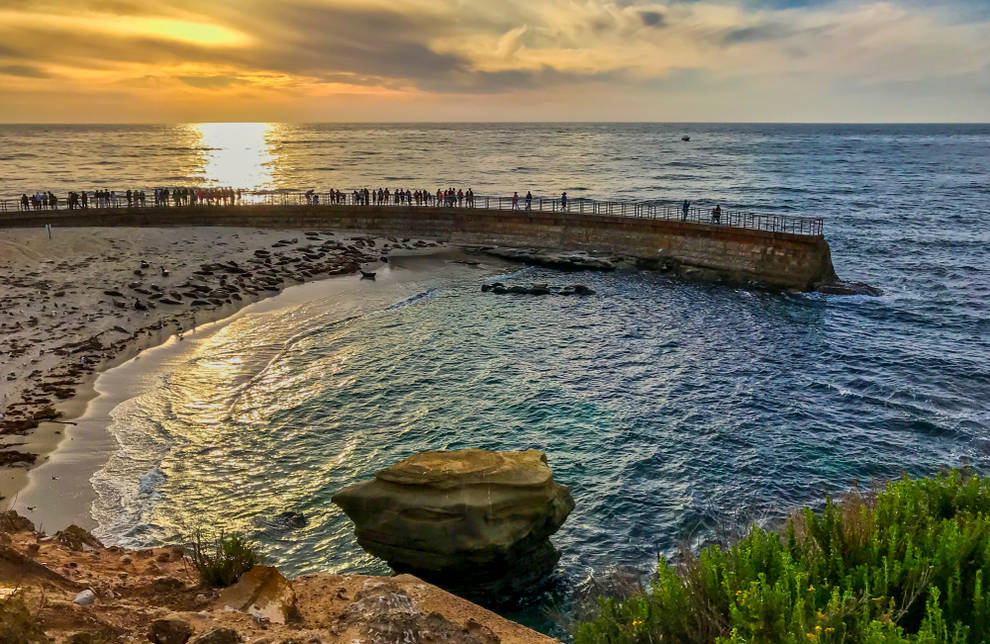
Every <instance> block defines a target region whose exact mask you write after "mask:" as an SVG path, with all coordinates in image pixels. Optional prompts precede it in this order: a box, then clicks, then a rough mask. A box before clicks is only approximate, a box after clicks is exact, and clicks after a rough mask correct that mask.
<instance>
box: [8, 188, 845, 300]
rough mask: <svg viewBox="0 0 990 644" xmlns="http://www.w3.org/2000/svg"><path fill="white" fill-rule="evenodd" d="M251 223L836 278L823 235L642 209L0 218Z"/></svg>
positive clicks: (66, 222)
mask: <svg viewBox="0 0 990 644" xmlns="http://www.w3.org/2000/svg"><path fill="white" fill-rule="evenodd" d="M47 223H51V224H52V225H54V226H56V227H76V226H155V227H160V226H249V227H257V228H286V229H293V228H294V229H303V228H332V229H337V230H354V231H362V232H367V233H372V234H378V235H392V236H399V237H427V238H436V239H443V240H447V241H449V242H451V243H455V244H471V245H492V246H513V247H520V246H523V247H537V248H545V249H559V250H584V251H599V252H608V253H616V254H621V255H628V256H632V257H636V258H639V259H642V260H647V261H649V260H657V259H659V258H667V259H672V260H674V261H676V262H678V263H680V264H682V265H685V266H691V267H697V268H702V269H709V270H713V271H718V272H719V273H721V274H723V275H724V276H725V277H727V278H729V279H731V280H732V281H737V282H748V281H755V282H759V283H761V284H765V285H768V286H772V287H776V288H786V289H794V290H801V291H807V290H812V289H813V288H814V285H815V284H817V283H820V282H831V281H834V280H835V279H836V275H835V270H834V268H833V267H832V259H831V253H830V251H829V246H828V242H826V241H825V238H824V237H823V236H821V235H798V234H793V233H785V232H770V231H764V230H752V229H747V228H736V227H729V226H720V225H713V224H701V223H695V222H680V221H670V220H666V219H651V218H647V217H616V216H609V215H589V214H578V213H560V212H555V213H554V212H536V211H514V210H485V209H471V208H429V207H416V208H412V207H409V208H402V207H393V206H386V207H382V206H343V205H333V206H303V205H251V206H217V207H205V206H198V207H178V208H133V209H130V208H110V209H92V208H91V209H88V210H74V211H53V212H17V213H7V214H5V215H3V216H0V226H6V227H25V226H43V225H44V224H47Z"/></svg>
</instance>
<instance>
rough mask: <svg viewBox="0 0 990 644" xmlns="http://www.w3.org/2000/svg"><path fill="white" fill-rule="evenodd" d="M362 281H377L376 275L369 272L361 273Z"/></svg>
mask: <svg viewBox="0 0 990 644" xmlns="http://www.w3.org/2000/svg"><path fill="white" fill-rule="evenodd" d="M361 279H363V280H373V279H375V274H374V273H369V272H368V271H361Z"/></svg>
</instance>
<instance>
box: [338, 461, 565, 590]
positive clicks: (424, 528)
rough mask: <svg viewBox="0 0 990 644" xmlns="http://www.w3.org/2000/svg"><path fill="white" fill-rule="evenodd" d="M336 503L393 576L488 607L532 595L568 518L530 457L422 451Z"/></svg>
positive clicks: (560, 490) (556, 487) (559, 493)
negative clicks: (423, 582)
mask: <svg viewBox="0 0 990 644" xmlns="http://www.w3.org/2000/svg"><path fill="white" fill-rule="evenodd" d="M333 501H334V503H336V504H337V505H339V506H340V507H341V508H343V510H344V512H346V513H347V516H349V517H350V518H351V520H352V521H354V524H355V526H356V529H355V533H356V534H357V540H358V543H359V544H360V545H361V547H362V548H364V549H365V550H367V551H368V552H369V553H371V554H373V555H375V556H376V557H380V558H382V559H384V560H385V561H387V562H388V564H389V565H390V566H391V567H392V568H393V569H394V570H395V571H397V572H411V573H413V574H415V575H417V576H419V577H422V578H424V579H426V580H427V581H431V582H433V583H436V584H438V585H442V586H446V587H448V588H451V589H452V590H455V591H457V592H458V594H462V595H469V596H471V597H476V598H478V599H480V600H482V601H485V600H487V601H488V602H491V601H494V600H499V599H505V600H508V599H510V598H511V597H515V596H518V595H524V594H529V593H531V592H533V591H535V590H537V589H538V588H539V586H540V582H541V581H542V580H543V579H544V578H545V577H546V575H547V574H548V573H549V572H550V571H552V570H553V567H554V566H555V565H556V563H557V559H559V558H560V554H559V553H558V552H557V550H556V549H555V548H554V547H553V545H551V543H550V540H549V537H550V535H552V534H553V533H554V532H556V531H557V529H558V528H559V527H560V526H561V524H563V523H564V519H566V518H567V515H568V514H570V512H571V510H572V509H574V500H573V499H572V498H571V493H570V491H569V490H568V489H567V488H566V487H564V486H563V485H560V484H559V483H556V482H555V481H554V480H553V472H551V471H550V468H549V467H548V466H547V458H546V455H545V454H544V453H543V452H540V451H537V450H528V451H525V452H489V451H485V450H480V449H464V450H458V451H451V452H424V453H422V454H417V455H416V456H412V457H410V458H407V459H405V460H404V461H400V462H398V463H396V464H395V465H393V466H391V467H389V468H387V469H384V470H381V471H380V472H378V473H376V474H375V478H374V479H372V480H371V481H366V482H363V483H358V484H356V485H351V486H349V487H347V488H345V489H343V490H341V491H340V492H339V493H338V494H337V495H336V496H334V497H333Z"/></svg>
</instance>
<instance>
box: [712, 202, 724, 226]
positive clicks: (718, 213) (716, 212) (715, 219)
mask: <svg viewBox="0 0 990 644" xmlns="http://www.w3.org/2000/svg"><path fill="white" fill-rule="evenodd" d="M712 223H713V224H720V223H722V206H720V205H718V204H715V207H714V208H712Z"/></svg>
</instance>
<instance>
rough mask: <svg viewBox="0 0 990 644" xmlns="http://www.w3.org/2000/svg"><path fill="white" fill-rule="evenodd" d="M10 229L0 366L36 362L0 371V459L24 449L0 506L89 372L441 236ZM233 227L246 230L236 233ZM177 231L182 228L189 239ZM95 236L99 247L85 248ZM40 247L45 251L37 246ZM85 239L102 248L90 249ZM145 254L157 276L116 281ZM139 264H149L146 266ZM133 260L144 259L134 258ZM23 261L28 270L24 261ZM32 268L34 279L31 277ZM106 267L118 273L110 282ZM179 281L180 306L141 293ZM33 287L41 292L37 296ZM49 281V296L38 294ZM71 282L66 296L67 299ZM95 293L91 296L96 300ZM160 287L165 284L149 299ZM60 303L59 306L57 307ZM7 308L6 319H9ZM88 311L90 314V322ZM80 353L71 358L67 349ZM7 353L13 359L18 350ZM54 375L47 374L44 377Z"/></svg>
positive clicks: (52, 438)
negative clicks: (72, 323)
mask: <svg viewBox="0 0 990 644" xmlns="http://www.w3.org/2000/svg"><path fill="white" fill-rule="evenodd" d="M8 233H10V234H9V236H8V238H7V239H5V240H3V242H0V261H2V260H7V261H5V262H2V263H0V280H2V281H0V284H8V285H9V284H12V283H13V285H14V287H15V288H13V289H11V290H12V291H13V292H12V297H11V298H10V301H11V302H12V304H13V306H11V307H10V313H9V314H6V315H5V318H4V319H3V320H2V321H0V331H7V330H12V331H15V332H14V333H10V334H9V335H7V336H5V337H3V338H2V339H0V355H4V354H6V356H7V358H8V362H6V363H5V364H3V365H0V366H2V367H4V368H5V369H4V371H6V369H7V368H11V367H13V368H15V369H17V368H20V370H21V371H22V372H23V371H26V370H27V369H28V368H31V367H35V369H34V371H32V372H31V374H30V375H29V376H27V377H21V376H18V377H16V378H12V377H11V376H13V375H15V373H16V372H15V371H9V372H7V377H6V379H0V383H2V384H0V391H2V392H3V406H4V416H3V417H2V418H0V458H4V457H5V455H6V458H7V459H8V460H10V458H11V457H10V455H13V457H14V459H17V458H18V457H19V456H24V457H25V458H23V459H21V460H20V462H18V461H17V460H14V461H13V464H12V466H11V465H6V466H3V467H0V507H6V506H11V507H12V506H13V505H14V504H15V503H16V502H17V496H18V495H19V494H20V492H21V491H22V490H24V489H25V487H26V486H27V485H28V483H29V482H30V478H29V473H30V472H31V471H32V470H34V469H36V468H38V467H41V466H42V465H44V464H45V463H47V462H48V459H49V458H50V456H51V455H52V454H53V453H54V452H55V451H56V450H57V448H58V447H59V445H60V444H61V443H62V442H63V441H64V439H65V437H66V433H67V431H68V430H69V429H71V428H72V426H73V425H74V424H75V422H76V421H77V420H78V419H80V418H83V417H84V416H85V415H86V413H87V409H88V407H89V405H90V403H91V402H92V401H93V400H94V399H95V398H96V397H97V396H98V393H99V392H97V391H96V389H95V383H96V381H97V379H98V378H99V377H100V376H101V375H102V374H104V373H105V372H107V371H109V370H111V369H114V368H115V367H118V366H121V365H123V364H125V363H127V362H128V361H130V360H132V359H133V358H134V357H136V356H138V355H139V354H140V353H142V352H143V351H145V350H148V349H151V348H154V347H159V346H162V345H164V344H166V343H168V342H169V340H170V339H171V338H173V337H175V336H177V334H179V333H183V334H184V333H188V332H189V331H191V330H195V331H201V330H202V328H203V327H204V326H206V325H211V324H216V323H217V322H223V321H225V320H228V319H230V318H232V317H233V316H235V315H237V314H238V313H239V312H241V311H243V310H244V309H247V308H248V307H250V306H252V305H254V304H257V303H259V302H263V301H265V300H269V299H271V298H273V297H276V296H278V295H280V294H282V293H283V292H284V291H285V290H286V289H288V288H291V287H293V286H300V285H304V284H308V283H313V282H319V281H325V280H326V279H328V278H331V277H333V276H337V275H353V274H354V273H356V272H358V270H359V269H360V268H361V267H362V266H364V265H368V264H375V263H377V264H380V263H381V257H383V256H386V255H388V254H389V253H390V252H391V251H399V252H402V253H408V252H411V253H412V254H417V253H421V252H423V251H435V250H436V249H437V248H438V247H442V246H443V245H442V244H441V243H439V242H431V241H424V240H411V239H405V240H402V241H399V240H398V239H395V238H388V239H385V238H374V237H369V236H368V235H366V234H363V233H361V232H357V231H320V232H305V231H302V230H294V229H289V230H259V229H230V228H220V229H218V228H197V229H192V228H179V227H170V228H161V229H130V228H95V229H68V228H66V229H60V230H59V231H58V233H59V235H58V240H59V241H61V240H66V239H68V240H69V243H68V244H66V243H62V244H58V243H56V244H50V245H49V244H46V242H48V241H49V240H47V238H44V237H43V235H44V233H43V232H41V231H36V230H30V229H8ZM74 233H79V235H80V237H82V238H83V243H75V242H77V241H78V239H77V238H75V237H73V235H74ZM242 236H243V237H247V238H249V239H248V240H247V241H244V240H240V237H242ZM286 237H288V238H290V239H286ZM134 238H137V240H136V243H130V244H129V246H130V248H128V249H127V250H125V251H124V252H123V253H121V252H120V251H121V246H124V242H135V240H134ZM182 238H192V241H190V240H189V239H182ZM233 239H239V240H240V244H239V246H240V247H239V248H236V249H234V250H233V251H232V252H231V251H221V252H220V253H217V250H218V249H217V246H219V245H230V244H231V243H232V240H233ZM94 240H95V241H96V244H95V245H96V246H99V248H96V249H94V243H93V242H94ZM180 240H181V241H182V242H185V245H187V246H189V245H192V246H193V247H194V248H195V249H196V251H198V252H193V253H192V254H186V253H187V251H188V249H178V252H175V253H173V254H171V255H163V254H162V253H161V250H160V247H161V246H162V245H164V244H166V243H170V244H171V245H176V244H179V241H180ZM101 242H102V243H101ZM290 242H291V243H290ZM45 250H47V251H48V252H47V253H45V252H44V251H45ZM94 250H96V251H97V252H98V253H100V252H102V254H97V255H96V256H95V257H94V256H92V255H90V253H93V252H94ZM127 251H130V252H129V253H128V252H127ZM73 255H75V256H73ZM84 255H89V256H88V257H83V256H84ZM121 255H125V257H123V258H122V257H121ZM146 255H150V256H153V257H155V258H156V259H158V260H159V261H161V262H162V263H161V264H160V265H161V266H162V267H164V266H166V262H168V266H169V268H168V274H167V277H163V278H158V279H156V278H154V277H147V278H145V277H144V276H141V278H142V279H141V280H140V282H141V286H137V287H136V288H137V289H138V290H135V289H134V288H133V287H134V286H135V282H131V283H130V284H128V286H127V287H125V285H124V284H123V282H124V281H125V280H126V279H132V280H133V279H134V278H133V277H130V274H134V273H137V272H139V271H141V272H144V271H145V270H148V271H149V272H150V271H152V270H154V269H155V268H157V266H155V265H154V264H150V263H148V262H146V261H144V260H143V259H139V257H144V256H146ZM55 258H58V259H61V263H60V264H59V265H58V266H57V267H55V268H56V271H52V270H51V269H52V266H51V265H52V264H54V263H55V261H56V259H55ZM204 258H212V259H213V260H214V261H213V262H210V263H205V262H204V263H202V264H200V265H199V266H198V267H197V266H195V263H196V261H197V260H199V259H204ZM73 260H75V263H73ZM80 260H83V261H80ZM103 262H108V263H112V264H114V270H110V271H107V270H106V267H105V266H104V265H102V263H103ZM218 262H219V263H218ZM266 262H267V263H266ZM83 263H84V264H85V265H86V267H87V268H91V265H92V264H96V267H95V270H91V271H90V274H89V275H81V276H80V275H78V273H77V272H76V271H75V270H74V269H77V268H79V266H80V264H83ZM227 263H229V264H227ZM146 264H148V268H144V267H145V265H146ZM207 265H210V266H222V267H223V268H229V270H231V271H233V270H235V269H234V266H236V267H237V269H236V270H237V271H238V272H237V273H234V274H230V276H229V277H228V274H227V273H226V272H225V271H223V270H219V271H212V270H208V269H206V268H205V267H206V266H207ZM63 266H65V267H66V268H67V269H68V270H65V271H63V272H62V273H63V274H61V275H53V273H56V272H57V269H59V268H62V267H63ZM134 266H141V267H142V268H141V269H137V268H134V269H132V267H134ZM256 267H257V268H256ZM31 268H34V269H36V270H34V271H31V270H30V269H31ZM194 268H198V269H199V270H193V269H194ZM38 269H40V270H38ZM82 272H85V271H82ZM107 272H109V273H111V275H107ZM252 272H254V273H256V274H257V276H258V279H257V281H253V282H252V281H249V279H241V278H242V277H243V275H244V274H245V273H246V274H247V275H248V276H249V277H250V276H251V274H252ZM42 274H44V279H43V280H32V279H31V278H37V277H40V276H41V275H42ZM234 275H236V285H235V284H234V283H233V282H234V280H232V281H231V282H228V281H227V280H228V279H230V278H233V277H234ZM53 277H54V279H53ZM59 278H61V279H59ZM87 278H89V280H87ZM108 278H109V279H108ZM114 278H116V283H115V282H114V281H110V280H113V279H114ZM211 278H214V279H211ZM216 278H218V279H219V284H220V285H222V287H220V289H222V290H219V289H216V288H212V289H211V288H209V286H211V284H210V282H214V284H213V285H212V286H215V282H216V281H217V279H216ZM104 280H106V281H104ZM149 281H158V282H162V283H163V285H162V286H160V287H159V290H158V291H156V292H154V293H152V292H150V291H148V290H147V289H144V288H142V287H143V286H144V285H145V282H149ZM165 281H167V282H168V283H167V284H166V283H164V282H165ZM87 282H88V283H87ZM100 282H102V283H100ZM190 284H193V285H195V287H196V288H197V289H198V290H194V291H193V290H189V289H190V288H191V287H189V286H187V285H190ZM25 287H28V288H25ZM30 287H33V288H30ZM107 287H116V288H107ZM128 287H132V288H128ZM183 288H185V289H186V293H190V295H189V296H188V297H185V298H182V300H180V301H179V302H175V304H178V306H175V305H174V304H168V305H163V304H161V303H160V302H159V304H158V306H156V305H155V301H154V300H152V299H151V298H150V297H149V298H147V299H146V298H145V297H143V296H144V294H146V293H147V294H149V295H150V296H151V297H154V296H155V295H158V293H159V292H166V291H168V292H171V293H173V294H177V293H176V291H177V290H179V289H183ZM39 291H40V292H41V293H42V294H43V295H41V296H39V294H38V293H39ZM53 291H54V296H55V297H54V298H53V297H47V296H46V294H48V293H51V292H53ZM201 292H202V293H203V295H202V296H201V297H202V298H206V297H209V296H211V295H213V296H216V295H227V297H226V298H224V299H219V298H217V297H214V298H211V299H209V300H206V299H193V298H194V297H195V296H196V294H197V293H201ZM69 293H71V295H74V296H75V297H68V298H66V297H65V296H66V295H67V294H69ZM109 293H115V294H116V295H108V294H109ZM186 293H181V294H179V295H185V294H186ZM94 296H95V297H98V298H99V299H98V300H96V301H95V302H94ZM118 296H119V297H118ZM132 297H133V298H134V299H135V301H141V302H142V303H143V304H144V306H145V307H147V308H145V310H144V311H140V309H137V310H135V309H133V308H130V307H129V306H126V305H122V303H124V302H127V300H129V299H130V298H132ZM167 298H168V296H167V295H166V296H165V297H161V296H159V298H158V299H159V300H162V299H167ZM18 299H19V300H21V302H24V304H25V306H24V308H22V309H18V310H15V308H14V307H15V306H16V305H17V302H15V300H18ZM42 299H43V300H44V301H41V300H42ZM53 299H55V300H61V302H60V303H61V305H62V306H61V309H62V310H61V311H56V310H55V308H56V307H58V306H59V303H57V302H53V301H52V300H53ZM173 302H174V300H173ZM39 304H40V307H39ZM49 304H52V306H53V308H52V310H50V311H48V309H47V305H49ZM66 308H68V309H69V310H68V311H66ZM46 311H48V312H47V313H46ZM63 312H64V314H62V313H63ZM142 313H143V315H142ZM60 314H61V315H60ZM11 317H13V318H14V320H13V321H11V320H10V319H9V318H11ZM83 317H86V318H87V320H88V321H89V322H90V323H91V324H86V323H82V324H80V325H79V326H77V327H76V328H75V329H73V330H75V331H78V330H83V333H76V334H74V335H72V334H71V332H70V334H67V335H59V331H60V329H59V327H61V326H63V324H64V323H65V321H66V320H69V319H75V320H76V321H79V318H83ZM94 320H95V321H96V324H92V322H93V321H94ZM141 322H149V323H147V324H140V323H141ZM125 327H128V328H125ZM27 329H37V330H38V334H40V336H41V337H40V338H39V337H37V336H38V334H35V337H25V336H26V334H25V333H23V331H25V330H27ZM17 332H21V333H17ZM121 332H123V333H121ZM108 333H113V334H115V335H117V336H120V335H126V337H124V338H122V339H119V340H116V341H114V342H112V343H110V344H109V345H104V343H103V342H102V341H101V340H102V339H103V338H102V337H101V336H104V335H105V334H108ZM86 336H88V337H86ZM69 337H72V338H77V337H78V338H79V341H78V342H74V343H66V344H64V345H61V346H55V345H56V343H57V342H59V341H61V340H63V339H68V338H69ZM25 345H27V347H25ZM78 347H81V348H78ZM11 349H13V350H11ZM32 350H33V351H32ZM78 353H84V355H83V356H80V359H79V362H78V363H77V362H76V358H75V356H76V355H77V354H78ZM17 357H20V358H21V360H19V361H18V360H16V358H17ZM10 358H15V359H14V360H10ZM0 375H3V374H0ZM52 379H54V380H56V381H57V382H55V383H51V382H45V380H52ZM53 394H54V395H53ZM38 416H41V418H38ZM52 416H54V418H52ZM52 420H54V421H56V422H51V421H52ZM58 421H60V422H58Z"/></svg>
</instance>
